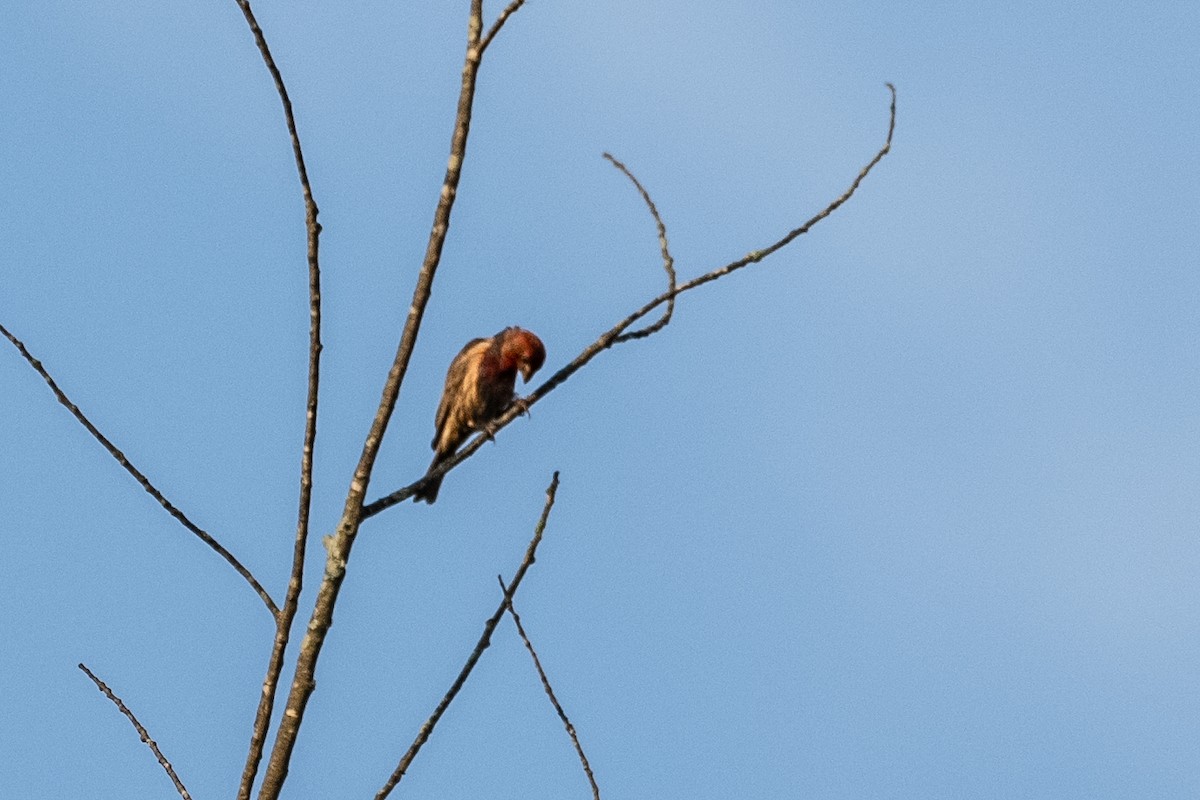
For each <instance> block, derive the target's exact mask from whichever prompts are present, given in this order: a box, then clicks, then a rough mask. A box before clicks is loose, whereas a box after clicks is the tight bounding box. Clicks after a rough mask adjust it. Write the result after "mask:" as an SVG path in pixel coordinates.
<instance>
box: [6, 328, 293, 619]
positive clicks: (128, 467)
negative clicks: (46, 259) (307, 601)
mask: <svg viewBox="0 0 1200 800" xmlns="http://www.w3.org/2000/svg"><path fill="white" fill-rule="evenodd" d="M0 334H3V335H4V338H6V339H8V340H9V341H10V342H12V344H13V347H15V348H17V351H18V352H19V353H20V354H21V355H22V356H23V357H24V359H25V360H26V361H27V362H29V366H31V367H33V369H34V371H35V372H37V374H38V375H41V376H42V380H44V381H45V382H46V385H47V386H49V387H50V391H52V392H54V396H55V397H56V398H57V399H58V402H59V403H61V404H62V405H63V406H64V407H66V409H67V410H68V411H70V412H71V414H72V415H73V416H74V417H75V419H77V420H78V421H79V424H80V425H82V426H83V427H84V428H86V429H87V432H88V433H90V434H91V435H92V438H94V439H95V440H96V441H98V442H99V443H100V444H101V445H103V447H104V449H105V450H107V451H108V454H109V455H111V456H112V457H113V458H114V459H116V462H117V463H118V464H120V465H121V466H122V467H124V468H125V471H126V472H128V473H129V474H130V475H132V476H133V479H134V480H136V481H137V482H138V484H139V485H140V486H141V487H142V488H143V489H145V490H146V493H147V494H149V495H150V496H151V497H153V498H154V499H155V500H157V501H158V504H159V505H160V506H162V507H163V508H165V509H166V510H167V513H168V514H170V515H171V516H172V517H174V518H175V519H176V520H178V521H179V523H180V524H181V525H183V527H185V528H187V529H188V530H189V531H191V532H192V533H193V534H195V535H196V537H197V538H198V539H200V541H202V542H204V543H205V544H206V545H208V546H209V547H211V548H212V549H213V550H215V551H216V553H217V555H219V556H221V558H223V559H225V561H226V562H227V563H228V564H229V566H231V567H233V568H234V570H236V571H237V574H239V575H241V576H242V577H243V578H245V579H246V583H248V584H250V588H252V589H253V590H254V591H255V593H256V594H257V595H258V596H259V598H261V599H262V601H263V604H264V605H266V607H267V610H268V611H270V612H271V616H273V617H275V616H278V614H279V607H278V606H276V605H275V601H274V600H272V599H271V595H270V594H269V593H268V592H267V590H266V589H264V588H263V586H262V584H261V583H259V582H258V579H257V578H255V577H254V575H253V574H252V573H251V572H250V570H248V569H247V568H246V567H245V566H244V565H243V564H242V562H240V561H238V560H237V557H235V556H234V555H233V553H231V552H229V551H228V550H226V549H225V547H224V545H222V544H221V543H220V542H218V541H217V540H216V539H214V538H213V536H212V535H211V534H209V533H208V532H207V531H205V530H203V529H202V528H201V527H200V526H198V525H196V523H194V522H192V521H191V520H190V519H188V517H187V515H186V514H184V513H183V512H182V511H180V510H179V509H178V508H177V507H176V506H175V504H174V503H172V502H171V501H170V500H168V499H167V498H166V497H164V496H163V493H162V492H160V491H159V490H158V489H157V488H155V486H154V484H152V483H151V482H150V479H149V478H147V477H146V476H145V474H144V473H142V471H141V470H139V469H138V468H137V467H135V466H134V465H133V464H132V463H131V462H130V461H129V459H128V458H126V457H125V454H124V453H122V452H121V451H120V450H119V449H117V446H116V445H114V444H113V443H112V441H111V440H109V438H108V437H107V436H105V435H104V434H103V433H101V432H100V430H99V429H98V428H97V427H96V426H95V425H93V424H92V422H91V420H89V419H88V418H87V417H86V416H85V415H84V413H83V412H82V411H80V410H79V406H77V405H75V404H74V403H73V402H71V398H69V397H67V395H66V393H65V392H63V390H62V389H60V388H59V386H58V383H57V382H56V381H55V380H54V378H53V377H51V375H50V373H49V372H47V371H46V368H45V367H44V366H42V362H40V361H38V360H37V359H36V358H34V357H33V355H31V354H30V352H29V350H28V349H27V348H26V347H25V343H24V342H22V341H21V340H20V339H18V338H17V337H16V336H14V335H13V334H12V333H10V332H9V330H8V328H5V327H4V326H3V325H0Z"/></svg>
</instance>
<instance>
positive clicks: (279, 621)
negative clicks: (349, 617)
mask: <svg viewBox="0 0 1200 800" xmlns="http://www.w3.org/2000/svg"><path fill="white" fill-rule="evenodd" d="M236 2H237V4H238V7H239V8H241V10H242V15H243V16H245V18H246V23H247V24H248V25H249V26H250V32H251V33H252V34H253V36H254V42H255V44H256V45H258V50H259V53H261V54H262V58H263V63H264V64H265V65H266V67H267V71H268V72H269V73H271V79H272V80H273V81H274V82H275V91H276V92H277V93H278V94H279V100H280V102H281V103H282V104H283V116H284V121H285V122H286V124H287V130H288V136H290V137H291V140H292V154H293V155H294V157H295V160H296V172H297V174H298V175H299V177H300V189H301V192H302V194H303V196H304V222H305V229H306V232H307V240H308V304H309V305H308V307H309V334H308V399H307V403H306V407H305V422H304V445H303V448H302V450H301V456H300V510H299V513H298V515H297V522H296V539H295V545H294V546H293V550H292V572H291V577H290V578H289V579H288V588H287V594H286V596H285V597H284V601H283V609H282V611H280V612H279V614H277V615H276V619H275V637H274V641H273V642H272V645H271V658H270V660H269V662H268V664H267V674H266V677H265V678H263V684H262V695H261V696H260V697H259V701H258V709H257V711H256V712H255V715H254V728H253V730H252V731H251V734H250V747H249V750H248V752H247V754H246V765H245V767H244V768H243V770H242V780H241V783H240V784H239V786H238V800H249V798H250V792H251V791H252V790H253V788H254V779H255V776H256V775H257V774H258V766H259V763H260V762H261V761H262V754H263V748H264V746H265V745H266V741H267V732H268V730H269V729H270V727H271V712H272V711H273V709H274V707H275V694H276V690H277V689H278V687H279V675H280V673H281V672H282V671H283V662H284V654H285V653H286V651H287V646H288V640H289V639H290V637H291V630H292V622H293V620H295V618H296V609H297V607H298V606H299V601H300V592H301V589H302V588H303V585H304V555H305V552H306V550H307V548H308V518H309V511H310V509H311V508H312V472H313V449H314V447H315V444H316V438H317V399H318V387H319V385H320V376H321V267H320V259H319V252H320V239H321V224H320V223H319V222H317V214H318V210H317V203H316V200H315V199H314V198H313V191H312V185H311V184H310V183H309V180H308V169H307V168H306V167H305V164H304V151H303V149H302V148H301V147H300V134H299V132H298V131H297V129H296V118H295V115H294V114H293V113H292V101H291V98H290V97H289V96H288V91H287V86H285V85H284V82H283V75H282V74H281V73H280V71H279V67H278V66H276V64H275V59H274V57H272V55H271V49H270V47H268V46H267V39H266V36H265V35H264V34H263V32H262V28H260V27H259V25H258V20H257V19H256V18H255V16H254V11H253V10H252V9H251V8H250V3H249V0H236Z"/></svg>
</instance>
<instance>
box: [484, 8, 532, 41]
mask: <svg viewBox="0 0 1200 800" xmlns="http://www.w3.org/2000/svg"><path fill="white" fill-rule="evenodd" d="M523 5H525V0H512V2H511V3H509V4H508V5H507V6H505V8H504V10H503V11H501V12H500V16H498V17H496V21H495V22H493V23H492V27H491V28H489V29H488V32H487V35H486V36H484V37H483V41H482V42H480V43H479V52H480V53H482V52H483V51H484V50H487V47H488V45H489V44H491V43H492V39H495V38H496V34H498V33H499V32H500V29H501V28H503V27H504V23H506V22H508V18H509V17H511V16H512V15H513V14H515V13H516V11H517V9H518V8H520V7H521V6H523Z"/></svg>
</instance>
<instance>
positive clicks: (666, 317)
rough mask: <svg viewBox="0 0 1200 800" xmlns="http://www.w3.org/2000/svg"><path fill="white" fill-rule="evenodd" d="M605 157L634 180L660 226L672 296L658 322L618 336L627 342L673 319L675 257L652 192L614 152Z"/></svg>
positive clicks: (660, 238) (664, 261) (669, 289)
mask: <svg viewBox="0 0 1200 800" xmlns="http://www.w3.org/2000/svg"><path fill="white" fill-rule="evenodd" d="M604 157H605V158H606V159H608V161H609V162H610V163H611V164H612V165H613V166H614V167H616V168H617V169H619V170H621V172H623V173H625V177H626V178H629V180H631V181H633V185H634V186H636V187H637V190H638V192H639V193H640V194H641V195H642V200H644V201H645V203H646V208H648V209H650V216H652V217H654V224H655V225H656V226H658V246H659V249H660V250H662V259H663V269H665V270H666V271H667V294H669V295H670V298H669V299H668V300H667V310H666V311H664V312H663V315H662V316H661V317H660V318H659V320H658V322H655V323H654V324H652V325H648V326H647V327H645V328H642V329H641V330H636V331H630V332H629V333H623V334H621V335H620V336H618V337H617V342H618V343H619V342H627V341H629V340H631V339H644V338H646V337H647V336H651V335H653V334H655V333H658V332H659V331H661V330H662V329H663V328H665V327H667V324H668V323H669V322H670V321H671V315H672V314H674V313H675V259H673V258H671V250H670V248H669V247H668V246H667V226H666V225H664V224H663V221H662V217H660V216H659V214H658V207H657V206H655V205H654V201H653V200H651V199H650V193H649V192H647V191H646V189H645V187H643V186H642V182H641V181H639V180H638V179H637V178H636V177H634V175H633V173H632V172H630V171H629V168H628V167H626V166H625V165H624V164H622V163H621V162H620V161H618V160H617V159H615V158H613V156H612V154H610V153H605V154H604Z"/></svg>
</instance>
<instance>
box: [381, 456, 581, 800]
mask: <svg viewBox="0 0 1200 800" xmlns="http://www.w3.org/2000/svg"><path fill="white" fill-rule="evenodd" d="M557 492H558V473H557V472H555V473H554V478H553V479H551V481H550V486H549V487H548V488H547V489H546V504H545V506H543V507H542V516H541V517H540V518H539V519H538V523H537V526H536V527H535V528H534V530H533V538H532V539H531V540H530V541H529V546H528V547H526V548H525V557H524V558H523V559H522V560H521V565H520V566H519V567H517V572H516V574H515V575H514V576H513V579H512V583H510V584H509V585H508V586H505V585H504V581H503V580H501V581H500V588H501V590H502V591H503V593H504V597H503V598H502V599H501V600H500V605H499V606H498V607H497V608H496V613H494V614H492V616H490V617H489V618H488V620H487V622H485V623H484V625H483V635H482V636H480V637H479V641H478V642H477V643H476V645H475V649H474V650H472V651H471V655H470V656H468V657H467V663H466V664H465V665H463V668H462V670H461V671H460V672H459V673H458V677H457V678H455V679H454V683H453V684H452V685H451V686H450V690H449V691H447V692H446V694H445V696H443V697H442V699H441V701H440V702H439V703H438V704H437V708H435V709H434V710H433V713H432V714H431V715H430V716H429V719H427V720H426V721H425V724H423V725H422V726H421V730H420V731H418V732H417V738H416V739H414V740H413V743H412V745H411V746H409V748H408V751H407V752H406V753H405V754H404V757H403V758H401V759H400V763H399V764H397V765H396V769H395V771H393V772H392V775H391V777H390V778H388V780H387V783H385V784H384V785H383V788H382V789H380V790H379V792H378V793H377V794H376V795H375V800H384V798H385V797H387V796H388V795H389V794H390V793H391V791H392V789H395V788H396V784H398V783H400V780H401V779H402V778H403V777H404V775H405V773H407V772H408V768H409V766H411V765H412V762H413V759H414V758H416V757H417V753H418V752H420V750H421V747H422V746H423V745H424V744H425V742H426V741H428V739H429V735H430V734H432V733H433V729H434V728H435V727H436V726H437V724H438V720H440V719H441V718H442V714H444V713H446V709H447V708H449V707H450V703H451V702H453V700H454V698H455V696H456V695H457V694H458V692H459V690H460V689H462V687H463V684H465V683H466V682H467V678H469V677H470V676H471V671H472V670H473V669H475V664H476V663H477V662H478V661H479V657H480V656H482V655H483V651H484V650H486V649H488V646H489V645H491V643H492V632H493V631H495V630H496V626H497V625H499V624H500V618H501V617H503V616H504V610H505V609H506V608H508V607H509V604H510V603H511V602H512V598H513V596H514V595H516V593H517V589H519V588H520V587H521V581H522V580H524V579H525V573H526V572H528V571H529V568H530V567H531V566H533V562H534V561H536V560H537V548H538V545H539V544H541V542H542V534H543V533H544V532H545V531H546V521H547V520H548V519H549V518H550V509H551V508H553V507H554V495H555V494H556V493H557Z"/></svg>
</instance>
